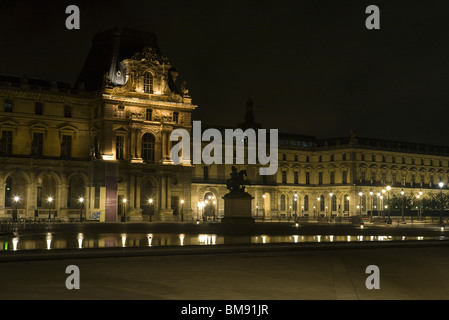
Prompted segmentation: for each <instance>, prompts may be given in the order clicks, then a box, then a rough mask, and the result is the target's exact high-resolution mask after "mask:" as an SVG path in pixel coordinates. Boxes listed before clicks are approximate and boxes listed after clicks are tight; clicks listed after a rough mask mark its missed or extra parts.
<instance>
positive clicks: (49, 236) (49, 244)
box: [45, 233, 53, 250]
mask: <svg viewBox="0 0 449 320" xmlns="http://www.w3.org/2000/svg"><path fill="white" fill-rule="evenodd" d="M45 239H46V241H47V250H50V248H51V240H52V239H53V236H52V235H51V233H47V236H46V238H45Z"/></svg>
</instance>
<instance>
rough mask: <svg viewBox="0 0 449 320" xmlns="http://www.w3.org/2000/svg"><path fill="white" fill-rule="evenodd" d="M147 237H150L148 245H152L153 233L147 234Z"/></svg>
mask: <svg viewBox="0 0 449 320" xmlns="http://www.w3.org/2000/svg"><path fill="white" fill-rule="evenodd" d="M147 239H148V246H149V247H151V243H152V242H153V234H152V233H149V234H147Z"/></svg>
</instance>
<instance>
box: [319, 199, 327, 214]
mask: <svg viewBox="0 0 449 320" xmlns="http://www.w3.org/2000/svg"><path fill="white" fill-rule="evenodd" d="M325 207H326V206H325V202H324V196H323V195H321V197H320V211H324V208H325Z"/></svg>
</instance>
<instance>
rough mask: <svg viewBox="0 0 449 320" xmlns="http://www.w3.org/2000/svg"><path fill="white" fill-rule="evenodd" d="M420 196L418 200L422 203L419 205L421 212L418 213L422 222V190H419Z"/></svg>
mask: <svg viewBox="0 0 449 320" xmlns="http://www.w3.org/2000/svg"><path fill="white" fill-rule="evenodd" d="M418 196H419V198H418V199H420V200H421V201H420V203H419V204H420V205H419V211H418V217H419V220H421V219H422V198H421V197H422V191H421V190H419V193H418Z"/></svg>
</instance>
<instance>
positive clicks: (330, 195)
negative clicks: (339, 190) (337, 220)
mask: <svg viewBox="0 0 449 320" xmlns="http://www.w3.org/2000/svg"><path fill="white" fill-rule="evenodd" d="M333 195H334V194H333V193H332V191H331V192H329V203H330V207H331V209H330V218H332V196H333ZM335 209H337V208H335Z"/></svg>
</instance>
